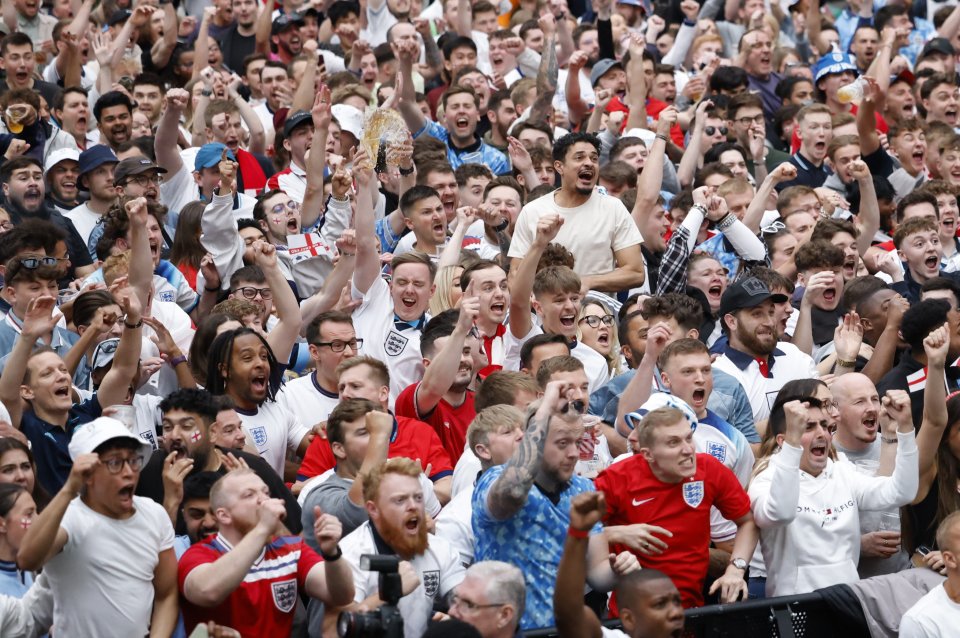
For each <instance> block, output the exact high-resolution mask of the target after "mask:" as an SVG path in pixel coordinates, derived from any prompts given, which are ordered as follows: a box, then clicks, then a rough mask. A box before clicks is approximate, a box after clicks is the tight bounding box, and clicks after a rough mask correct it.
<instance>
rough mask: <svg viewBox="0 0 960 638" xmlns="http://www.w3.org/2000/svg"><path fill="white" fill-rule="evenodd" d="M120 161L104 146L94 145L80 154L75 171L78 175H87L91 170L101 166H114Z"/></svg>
mask: <svg viewBox="0 0 960 638" xmlns="http://www.w3.org/2000/svg"><path fill="white" fill-rule="evenodd" d="M119 161H120V160H118V159H117V156H116V155H114V154H113V150H112V149H111V148H110V147H109V146H107V145H105V144H96V145H95V146H91V147H90V148H88V149H87V150H85V151H84V152H82V153H80V160H79V163H80V166H79V168H78V169H77V170H79V171H80V175H84V174H86V173H89V172H90V171H92V170H93V169H95V168H97V167H98V166H101V165H103V164H109V163H111V162H112V163H114V164H116V163H117V162H119Z"/></svg>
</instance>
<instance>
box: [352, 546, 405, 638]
mask: <svg viewBox="0 0 960 638" xmlns="http://www.w3.org/2000/svg"><path fill="white" fill-rule="evenodd" d="M360 569H363V570H365V571H368V572H378V573H379V574H380V576H379V589H380V600H382V601H383V604H382V605H380V608H379V609H376V610H374V611H368V612H365V613H359V612H352V611H345V612H342V613H341V614H340V617H339V618H337V634H338V635H339V636H340V637H341V638H381V637H382V638H403V618H402V617H401V616H400V610H399V609H398V608H397V603H398V602H400V598H401V597H402V596H403V587H402V586H401V582H400V559H399V558H397V557H396V556H380V555H379V554H364V555H362V556H361V557H360Z"/></svg>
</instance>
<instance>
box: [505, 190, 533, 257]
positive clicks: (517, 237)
mask: <svg viewBox="0 0 960 638" xmlns="http://www.w3.org/2000/svg"><path fill="white" fill-rule="evenodd" d="M531 218H532V222H531ZM536 219H537V213H536V211H535V210H533V209H531V208H530V205H529V204H527V205H526V206H524V207H523V208H522V209H521V210H520V215H519V216H518V217H517V223H516V226H515V227H514V230H513V237H512V238H511V239H510V250H509V251H508V253H507V256H508V257H510V258H511V259H513V258H514V257H523V256H524V255H526V254H527V253H528V252H529V251H530V245H531V244H532V243H533V234H534V232H535V230H536Z"/></svg>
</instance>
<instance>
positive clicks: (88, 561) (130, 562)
mask: <svg viewBox="0 0 960 638" xmlns="http://www.w3.org/2000/svg"><path fill="white" fill-rule="evenodd" d="M133 504H134V508H135V509H136V511H135V513H134V514H133V516H131V517H130V518H127V519H124V520H117V519H113V518H107V517H106V516H103V515H102V514H98V513H97V512H94V511H93V510H92V509H90V508H89V507H87V505H86V504H84V503H83V501H81V500H80V498H75V499H74V500H73V501H72V502H71V503H70V505H69V506H68V507H67V511H66V513H65V514H64V516H63V520H62V521H61V523H60V527H62V528H63V529H64V530H65V531H66V532H67V535H68V539H67V543H66V544H65V545H64V546H63V551H61V552H60V553H59V554H57V555H56V556H54V557H53V558H51V559H50V562H48V563H47V565H46V567H45V568H44V574H46V576H47V578H48V579H49V583H50V589H51V590H52V591H53V598H54V609H53V624H54V626H55V627H56V628H57V636H58V638H60V637H63V638H70V637H71V636H80V637H83V638H87V637H89V636H143V635H146V634H147V633H148V630H149V626H150V616H151V613H152V611H153V598H154V594H155V591H154V588H153V577H154V570H155V569H156V567H157V564H158V563H159V555H160V553H161V552H163V551H164V550H167V549H171V548H172V547H173V525H171V523H170V517H169V516H167V513H166V512H165V511H164V510H163V508H162V507H161V506H160V505H158V504H157V503H155V502H153V501H152V500H150V499H149V498H144V497H141V496H134V497H133ZM91 610H96V611H95V612H91Z"/></svg>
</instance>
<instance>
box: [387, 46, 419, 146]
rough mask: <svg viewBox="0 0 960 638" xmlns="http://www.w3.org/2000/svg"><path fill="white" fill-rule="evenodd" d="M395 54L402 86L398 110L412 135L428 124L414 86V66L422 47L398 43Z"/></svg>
mask: <svg viewBox="0 0 960 638" xmlns="http://www.w3.org/2000/svg"><path fill="white" fill-rule="evenodd" d="M393 50H394V54H395V55H396V56H397V64H398V69H397V79H398V80H399V81H400V86H399V87H397V92H398V93H399V94H400V96H399V100H398V109H399V110H400V115H402V116H403V121H404V122H406V124H407V128H408V129H410V132H411V133H416V132H417V131H419V130H420V129H422V128H423V127H424V124H426V118H425V117H424V115H423V113H421V112H420V107H419V106H418V105H417V96H416V91H415V89H414V86H413V64H414V62H415V61H416V60H417V59H418V58H419V55H420V47H419V45H418V44H417V43H416V42H408V41H403V42H396V43H394V44H393Z"/></svg>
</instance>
